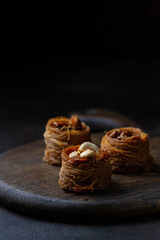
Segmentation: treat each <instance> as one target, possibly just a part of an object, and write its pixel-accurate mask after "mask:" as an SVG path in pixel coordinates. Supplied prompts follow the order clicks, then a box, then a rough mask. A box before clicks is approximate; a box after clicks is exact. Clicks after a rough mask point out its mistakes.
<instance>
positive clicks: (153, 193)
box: [0, 134, 160, 221]
mask: <svg viewBox="0 0 160 240" xmlns="http://www.w3.org/2000/svg"><path fill="white" fill-rule="evenodd" d="M103 135H104V134H94V135H92V140H93V141H94V142H96V143H97V144H98V143H100V140H101V137H102V136H103ZM150 148H151V153H152V155H153V157H154V165H153V167H152V169H151V170H150V172H147V173H139V174H132V175H126V176H124V175H118V174H113V176H112V181H111V183H110V185H109V187H108V189H107V190H106V191H104V192H100V191H99V192H98V191H97V192H93V193H90V194H77V193H71V192H65V191H63V190H62V189H61V188H60V186H59V184H58V175H59V170H60V167H58V166H50V165H48V164H46V163H44V162H42V157H43V154H44V149H45V146H44V142H43V140H39V141H36V142H32V143H29V144H26V145H23V146H20V147H17V148H14V149H12V150H10V151H8V152H6V153H4V154H2V155H1V156H0V201H1V202H2V203H3V204H5V205H7V206H9V207H10V208H12V209H16V210H19V211H22V212H26V213H28V214H32V215H35V214H37V215H41V216H47V217H53V218H54V219H60V220H65V221H66V220H79V219H84V220H86V219H92V220H95V221H98V220H106V219H117V218H125V217H135V216H143V215H148V214H153V213H158V212H160V138H153V139H151V141H150Z"/></svg>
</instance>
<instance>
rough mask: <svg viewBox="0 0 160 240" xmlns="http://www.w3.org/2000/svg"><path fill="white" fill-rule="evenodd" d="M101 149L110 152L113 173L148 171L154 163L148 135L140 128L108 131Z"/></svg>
mask: <svg viewBox="0 0 160 240" xmlns="http://www.w3.org/2000/svg"><path fill="white" fill-rule="evenodd" d="M101 149H102V150H103V151H106V152H107V153H108V154H109V158H110V162H111V164H112V171H113V173H122V174H128V173H133V172H138V171H147V170H149V169H150V167H151V164H152V156H151V155H150V152H149V140H148V135H147V134H146V133H144V132H142V131H141V130H140V129H139V128H133V127H126V128H117V129H113V130H111V131H109V132H107V133H106V134H105V135H104V137H103V138H102V141H101Z"/></svg>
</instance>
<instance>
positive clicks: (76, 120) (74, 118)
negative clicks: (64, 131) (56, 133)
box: [70, 115, 82, 129]
mask: <svg viewBox="0 0 160 240" xmlns="http://www.w3.org/2000/svg"><path fill="white" fill-rule="evenodd" d="M70 121H71V125H72V127H74V128H75V129H82V123H81V121H80V119H79V117H78V116H76V115H75V116H72V117H71V120H70Z"/></svg>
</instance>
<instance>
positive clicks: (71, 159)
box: [59, 142, 112, 193]
mask: <svg viewBox="0 0 160 240" xmlns="http://www.w3.org/2000/svg"><path fill="white" fill-rule="evenodd" d="M111 175H112V166H111V164H110V161H109V160H108V154H107V153H105V152H102V151H100V150H99V149H98V147H97V146H96V145H94V144H93V143H88V142H85V143H83V144H82V145H78V146H72V147H69V148H66V149H64V150H63V151H62V166H61V169H60V173H59V184H60V186H61V188H62V189H64V190H69V191H73V192H82V193H83V192H92V191H93V190H96V189H97V190H98V189H99V190H105V189H106V188H107V186H108V184H109V182H110V180H111Z"/></svg>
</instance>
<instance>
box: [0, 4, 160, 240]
mask: <svg viewBox="0 0 160 240" xmlns="http://www.w3.org/2000/svg"><path fill="white" fill-rule="evenodd" d="M7 4H8V3H7ZM24 4H25V5H24V6H23V5H22V3H18V4H17V5H16V3H15V2H14V3H13V6H12V4H11V3H10V4H8V6H6V8H4V7H3V6H2V7H1V16H0V19H1V35H0V40H1V45H0V49H1V51H0V60H1V61H0V62H1V63H0V152H3V151H5V150H8V149H10V148H12V147H14V146H17V145H20V144H23V143H27V142H30V141H33V140H36V139H39V138H42V134H43V132H44V128H45V124H46V122H47V120H48V119H49V118H51V117H54V116H57V115H68V113H70V112H72V111H84V110H85V109H89V108H103V109H109V110H112V111H118V112H121V113H123V114H125V115H128V116H129V117H131V118H133V119H134V120H135V121H137V122H138V123H139V124H140V125H141V126H143V127H144V128H145V129H147V130H148V131H150V132H152V133H153V134H154V135H160V80H159V79H160V31H159V29H160V2H159V1H149V0H148V1H137V2H136V1H128V2H127V3H126V2H122V1H118V0H117V1H116V0H114V1H110V2H105V4H106V5H105V6H103V5H102V4H101V5H99V4H98V3H97V2H96V4H95V5H94V3H93V2H92V4H91V3H90V5H89V6H87V4H86V2H85V3H83V2H79V3H77V5H75V3H69V2H67V3H66V4H65V3H63V2H60V3H59V6H57V5H55V3H53V2H52V5H49V4H48V3H47V4H48V5H44V3H42V5H41V4H40V2H39V3H38V4H37V5H36V6H33V3H32V4H31V3H28V2H27V3H24ZM0 232H1V234H0V235H1V237H0V238H1V239H5V240H6V239H21V238H22V236H23V239H31V238H32V239H34V238H35V239H36V238H37V237H38V239H43V238H45V239H52V237H53V236H55V237H56V239H62V238H63V239H64V238H65V239H68V238H72V239H75V238H76V239H89V237H90V236H91V238H93V236H94V238H95V239H105V238H106V236H108V237H109V238H111V237H112V239H124V238H125V239H142V238H143V239H159V216H157V217H156V216H155V217H150V218H147V219H139V220H137V219H136V220H135V221H134V220H133V221H130V220H128V221H127V222H125V223H120V222H119V223H115V224H113V223H110V224H109V223H107V224H106V223H103V224H101V225H100V224H99V225H98V224H95V225H92V224H90V223H89V224H66V223H57V222H54V221H53V222H49V221H43V220H40V219H39V220H38V219H32V218H30V217H28V216H23V215H20V214H18V213H15V212H11V210H10V209H7V208H5V207H4V206H0Z"/></svg>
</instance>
